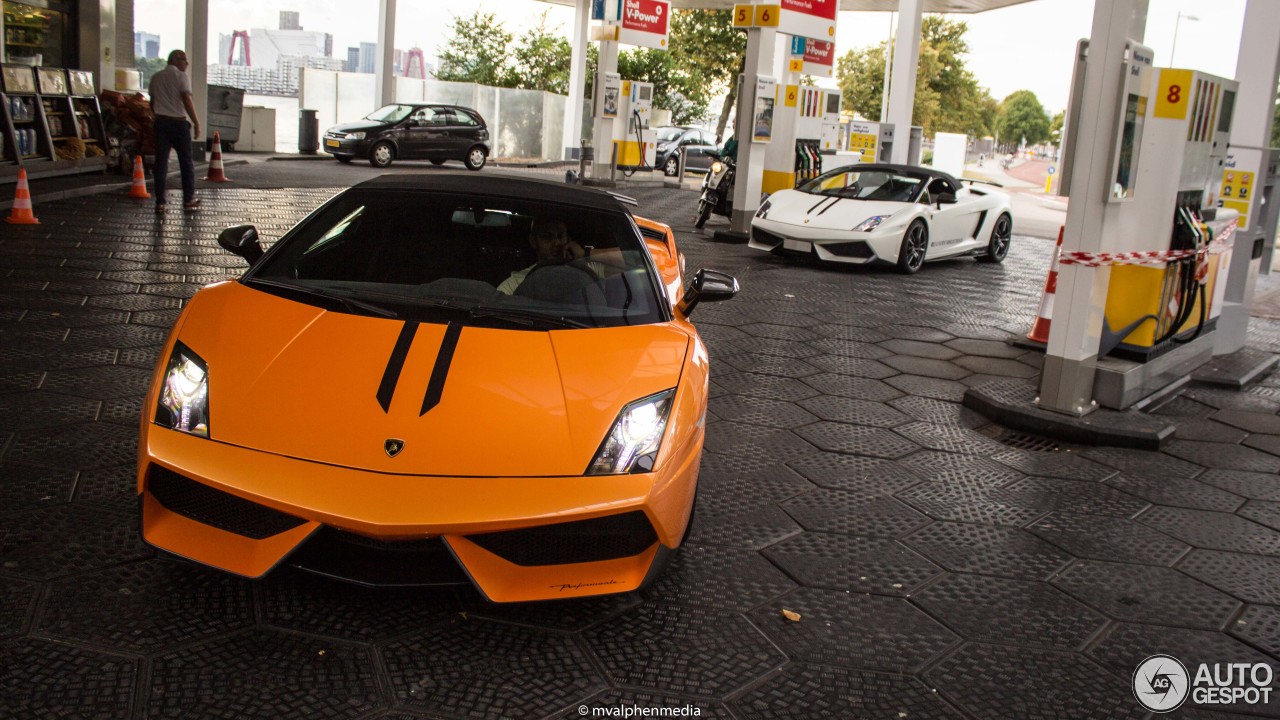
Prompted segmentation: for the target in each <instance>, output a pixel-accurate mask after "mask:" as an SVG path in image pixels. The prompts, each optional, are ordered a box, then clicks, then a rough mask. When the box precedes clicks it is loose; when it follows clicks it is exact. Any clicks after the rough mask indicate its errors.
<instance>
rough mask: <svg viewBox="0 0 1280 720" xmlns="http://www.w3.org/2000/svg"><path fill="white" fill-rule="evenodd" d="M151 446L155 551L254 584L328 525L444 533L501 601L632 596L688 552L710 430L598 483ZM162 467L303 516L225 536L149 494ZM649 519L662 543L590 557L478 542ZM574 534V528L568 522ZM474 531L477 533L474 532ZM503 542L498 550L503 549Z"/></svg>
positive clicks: (180, 441) (221, 447)
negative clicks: (533, 557)
mask: <svg viewBox="0 0 1280 720" xmlns="http://www.w3.org/2000/svg"><path fill="white" fill-rule="evenodd" d="M144 433H145V435H144V437H143V439H142V444H141V446H140V455H141V457H140V460H141V462H140V463H139V477H138V481H139V488H140V490H141V491H142V534H143V538H144V539H145V540H146V541H147V542H148V543H150V544H152V545H154V546H156V547H158V548H161V549H163V550H165V551H167V552H170V553H173V554H175V555H179V556H182V557H186V558H188V559H190V560H194V561H196V562H199V563H202V564H206V565H211V566H213V567H217V568H220V569H222V570H226V571H228V572H232V573H236V574H239V575H243V576H246V577H260V576H262V575H263V574H265V573H267V572H268V571H270V570H271V569H272V568H273V567H275V566H276V565H277V564H279V563H280V562H281V561H282V560H284V559H285V558H286V556H288V555H289V554H290V553H292V552H293V551H294V550H295V549H297V548H298V547H299V546H300V545H302V544H303V543H304V542H305V541H306V540H307V539H308V538H309V537H310V536H311V535H312V534H313V533H314V532H315V531H317V530H318V529H320V528H321V527H322V526H328V527H330V528H334V529H337V530H341V531H346V532H349V533H354V534H357V535H362V536H366V537H369V538H374V539H380V540H389V541H402V540H418V539H423V538H430V537H440V538H441V539H442V540H443V541H444V542H445V543H446V544H447V546H448V548H449V550H450V551H451V552H452V554H453V556H454V558H456V560H457V561H458V563H459V564H460V565H461V566H462V568H463V569H464V570H465V571H466V572H467V574H468V575H469V576H470V578H471V580H472V581H473V582H474V583H475V584H476V586H477V587H478V588H479V589H480V591H481V592H483V593H484V594H485V595H486V596H487V597H488V598H489V599H491V600H493V601H495V602H511V601H523V600H544V599H553V598H569V597H579V596H586V595H598V594H606V593H615V592H626V591H629V590H634V589H635V588H637V587H639V586H640V585H641V584H642V583H643V582H644V581H645V579H646V577H647V576H648V575H649V573H650V569H651V567H652V566H653V565H654V560H655V558H657V557H658V556H659V554H660V550H661V546H665V547H666V548H674V547H676V546H677V545H679V543H680V540H681V538H682V536H683V534H684V531H685V527H686V525H687V523H688V520H689V513H690V509H691V507H692V504H693V497H694V492H695V490H696V486H697V473H698V462H699V458H700V456H701V451H702V441H703V431H702V429H701V428H697V430H696V432H695V433H694V434H692V435H689V436H686V437H685V438H684V439H685V442H684V444H683V445H682V446H681V447H675V448H671V453H670V455H667V453H666V452H665V450H666V448H664V452H663V455H664V456H665V457H663V458H661V460H660V462H659V464H658V467H659V470H658V471H657V472H654V473H648V474H633V475H609V476H597V477H532V478H508V477H500V478H492V477H434V476H417V475H388V474H381V473H374V472H368V471H362V470H355V469H351V468H344V467H339V466H334V465H324V464H319V463H312V462H307V461H303V460H298V459H296V458H289V457H284V456H280V455H273V454H270V453H264V452H259V451H255V450H250V449H247V448H242V447H238V446H233V445H227V444H223V443H218V442H215V441H211V440H206V439H203V438H197V437H192V436H190V435H187V434H185V433H181V432H176V431H172V430H167V429H164V428H160V427H157V426H149V427H148V428H146V429H145V430H144ZM153 468H162V469H165V470H169V471H171V472H172V473H177V474H178V475H179V476H181V477H182V478H185V479H186V480H189V481H193V482H195V483H199V485H200V486H205V487H207V488H212V489H213V490H215V491H219V492H221V493H226V494H227V495H230V496H234V498H239V499H240V500H243V501H248V502H249V503H252V504H253V505H255V506H261V507H263V508H270V509H271V510H274V511H277V512H279V513H284V514H285V515H288V516H293V517H294V518H297V521H295V522H294V523H293V526H292V527H289V528H288V529H285V530H283V531H281V532H275V533H274V534H271V535H269V536H266V537H261V536H259V537H249V536H246V535H245V534H239V533H237V532H233V531H230V530H227V529H219V528H218V527H214V526H213V525H210V524H208V523H207V522H203V521H201V520H197V519H193V517H192V515H193V514H192V513H190V512H185V513H180V512H175V511H174V510H173V509H171V508H168V507H166V506H165V505H164V504H162V503H161V501H160V500H159V499H158V498H157V497H156V494H154V493H153V492H152V491H151V488H150V487H148V478H149V476H150V475H151V473H152V469H153ZM635 512H639V513H643V516H644V518H645V519H646V520H647V524H648V525H650V526H651V527H652V532H653V536H654V537H656V542H652V543H651V544H649V545H648V546H647V547H645V548H643V549H642V550H640V551H639V552H638V553H636V554H631V555H627V556H625V557H611V558H607V559H595V560H592V561H589V562H568V563H563V564H559V563H557V564H548V563H547V562H545V561H540V562H538V564H529V563H525V564H517V563H516V562H512V561H511V560H510V559H508V558H504V557H502V556H500V555H499V554H497V553H495V552H491V551H490V550H488V549H486V548H485V547H482V545H481V544H478V543H477V542H476V541H475V536H481V538H480V540H481V541H482V542H483V541H484V538H483V535H484V534H487V533H500V532H503V531H513V530H520V529H526V528H539V527H546V526H555V525H560V524H563V523H572V522H576V521H585V520H592V519H597V518H609V517H615V516H624V515H627V514H628V513H635ZM566 527H567V526H566ZM468 536H471V537H468ZM491 546H492V544H491Z"/></svg>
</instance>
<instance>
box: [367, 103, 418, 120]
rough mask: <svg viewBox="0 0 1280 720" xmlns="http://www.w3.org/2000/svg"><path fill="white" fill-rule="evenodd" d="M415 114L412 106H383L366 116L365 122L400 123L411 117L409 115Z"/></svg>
mask: <svg viewBox="0 0 1280 720" xmlns="http://www.w3.org/2000/svg"><path fill="white" fill-rule="evenodd" d="M411 112H413V106H412V105H383V106H382V107H380V108H378V109H377V110H374V111H373V112H371V113H369V114H368V115H365V116H364V119H365V120H372V121H374V122H385V123H398V122H400V121H401V120H403V119H405V118H407V117H409V113H411Z"/></svg>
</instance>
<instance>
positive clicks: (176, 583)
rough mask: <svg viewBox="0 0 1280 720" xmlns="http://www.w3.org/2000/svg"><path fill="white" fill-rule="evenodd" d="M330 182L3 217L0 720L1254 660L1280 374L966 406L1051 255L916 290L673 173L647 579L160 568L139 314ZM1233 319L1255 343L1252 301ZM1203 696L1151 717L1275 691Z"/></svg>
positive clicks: (899, 712)
mask: <svg viewBox="0 0 1280 720" xmlns="http://www.w3.org/2000/svg"><path fill="white" fill-rule="evenodd" d="M333 192H335V190H325V189H305V190H245V189H235V188H217V189H213V190H209V191H204V192H203V194H204V198H205V200H204V208H203V210H202V211H201V212H199V213H196V214H191V215H184V214H182V213H180V212H170V213H169V214H168V215H166V216H163V217H162V218H156V217H155V216H153V215H152V214H151V213H150V209H151V206H150V205H147V204H131V203H130V202H129V201H127V200H125V199H123V198H120V197H118V196H117V195H115V194H110V195H97V196H93V197H87V198H80V199H75V200H66V201H60V202H52V203H46V204H43V205H42V206H40V207H39V208H38V213H39V215H40V218H41V220H42V221H43V224H42V225H40V226H37V227H12V226H0V717H3V718H23V719H25V718H45V717H48V718H53V717H57V718H110V719H115V718H168V717H192V718H228V719H231V718H235V719H237V720H239V719H242V718H271V719H276V718H397V719H401V718H481V717H484V718H488V717H509V718H541V717H549V718H559V717H565V718H570V717H580V716H582V713H583V712H584V711H583V710H582V709H580V708H585V713H586V714H587V715H588V716H590V713H591V712H592V709H593V708H621V707H623V706H640V707H647V708H657V707H673V708H684V707H692V708H696V709H697V710H698V711H699V712H700V716H701V717H715V718H782V717H790V718H892V719H894V720H900V719H902V718H911V719H914V718H970V719H971V720H997V719H1003V718H1009V719H1020V718H1139V717H1144V716H1145V713H1144V712H1143V711H1142V710H1141V709H1140V707H1139V705H1138V704H1137V703H1136V701H1135V700H1134V698H1133V695H1132V693H1131V690H1130V682H1131V676H1132V674H1133V671H1134V668H1135V667H1136V665H1137V663H1138V662H1139V661H1140V660H1142V659H1143V658H1145V657H1147V656H1149V655H1152V654H1156V653H1168V654H1171V655H1174V656H1175V657H1178V658H1180V659H1181V660H1183V661H1184V662H1185V663H1187V664H1191V663H1193V662H1195V663H1198V662H1202V661H1204V662H1253V661H1265V662H1270V663H1272V664H1276V662H1277V659H1278V658H1280V655H1278V653H1280V477H1278V476H1277V472H1278V471H1280V415H1278V414H1277V411H1278V410H1280V377H1275V376H1273V377H1271V378H1265V379H1263V380H1262V381H1261V382H1259V383H1257V384H1256V385H1254V386H1252V387H1249V388H1248V389H1246V390H1245V391H1243V392H1230V391H1222V390H1215V389H1210V388H1205V387H1194V388H1191V389H1189V390H1187V391H1186V392H1184V393H1183V395H1182V396H1181V397H1179V398H1178V399H1177V400H1176V401H1174V402H1172V403H1170V404H1168V405H1166V406H1165V407H1164V408H1162V409H1161V410H1160V411H1159V412H1161V413H1162V414H1165V415H1167V416H1168V417H1169V418H1170V419H1172V420H1174V421H1175V422H1176V423H1177V425H1178V428H1179V432H1178V439H1177V440H1176V441H1175V442H1172V443H1171V444H1170V445H1169V446H1168V448H1167V449H1166V450H1165V451H1162V452H1159V453H1156V452H1146V451H1138V450H1122V449H1115V448H1076V447H1066V446H1062V445H1060V444H1055V443H1051V442H1042V441H1040V440H1039V439H1037V438H1034V437H1029V436H1026V435H1023V434H1019V433H1013V432H1010V431H1007V430H1005V429H1003V428H1000V427H997V426H994V425H991V424H989V423H988V422H987V421H985V420H984V419H983V418H982V417H980V416H978V415H976V414H974V413H972V412H971V411H969V410H965V409H962V408H961V406H960V405H959V401H960V399H961V396H962V395H963V393H964V390H965V388H966V387H967V386H969V385H972V384H975V383H981V382H985V381H987V380H990V379H992V378H1008V377H1025V376H1033V375H1035V374H1036V373H1037V368H1038V366H1039V362H1040V359H1039V357H1038V356H1036V355H1035V354H1033V353H1027V352H1024V351H1021V350H1018V349H1016V348H1012V347H1010V346H1009V345H1007V344H1005V343H1004V342H1003V341H1004V340H1005V339H1006V337H1007V336H1009V335H1010V334H1011V333H1022V332H1025V331H1026V329H1027V328H1028V327H1029V325H1030V322H1031V319H1032V316H1033V314H1034V311H1035V307H1036V304H1037V302H1038V300H1039V293H1040V287H1041V284H1042V282H1043V278H1044V273H1045V269H1046V267H1047V262H1048V254H1049V250H1050V246H1049V244H1048V243H1047V242H1045V241H1038V240H1030V239H1026V238H1015V242H1014V245H1013V250H1012V253H1011V255H1010V257H1009V259H1008V261H1007V262H1006V263H1005V264H1004V265H1001V266H991V265H984V264H980V263H975V262H973V261H970V260H960V261H951V262H944V263H936V264H932V265H929V266H926V268H925V269H924V270H923V271H922V272H921V273H920V274H918V275H916V276H914V277H909V278H908V277H902V276H899V275H896V274H893V273H889V272H884V271H880V270H866V269H855V270H844V269H838V268H837V269H832V268H825V267H813V266H807V265H796V264H793V263H789V262H785V261H783V260H780V259H777V258H773V257H771V256H766V255H764V254H761V253H756V252H755V251H752V250H750V249H748V248H746V247H745V246H743V245H735V244H724V243H717V242H713V241H711V240H710V236H709V233H708V234H703V233H699V232H695V231H693V230H692V228H691V226H690V219H691V218H692V215H693V207H694V203H695V201H696V196H695V195H694V193H691V192H682V191H670V190H662V189H639V190H636V191H635V192H634V194H635V195H636V196H637V197H638V199H639V200H640V208H639V212H640V213H641V214H645V215H648V216H649V217H653V218H655V219H658V220H662V221H665V222H669V223H671V224H672V225H673V226H674V227H675V228H676V230H677V231H678V236H679V240H680V241H681V243H682V247H683V249H684V250H685V252H686V253H687V256H688V260H689V267H690V268H691V269H692V268H696V267H703V266H706V267H714V268H717V269H721V270H726V271H729V272H731V273H734V274H735V275H737V277H738V278H739V280H740V282H741V285H742V292H741V294H740V295H739V297H738V298H736V299H735V300H734V301H732V302H727V303H720V304H714V305H713V304H708V305H704V306H702V307H701V308H699V309H698V311H697V313H696V314H695V320H696V321H697V323H698V325H699V327H700V328H701V331H702V333H703V336H704V337H705V339H706V341H707V344H708V346H709V348H710V351H711V355H712V363H713V375H712V390H713V399H712V402H711V411H710V418H709V419H710V423H709V425H708V438H707V446H706V453H705V455H704V459H703V466H702V467H703V469H702V477H701V483H700V489H699V509H698V517H697V523H696V527H695V528H694V531H693V535H692V538H691V541H690V544H689V545H688V546H686V548H685V549H684V551H683V552H682V553H681V554H680V555H679V556H678V558H677V560H676V561H675V563H674V565H673V566H672V567H671V568H670V569H669V571H668V572H667V573H666V574H665V575H664V576H663V577H662V578H660V579H659V580H658V582H657V583H656V584H655V585H653V586H652V587H650V588H649V589H647V590H645V591H643V592H641V593H638V594H632V595H626V596H618V597H609V598H603V599H595V600H588V601H582V602H572V603H543V604H527V605H514V606H492V605H487V604H486V603H485V602H483V601H482V600H481V599H480V598H479V597H478V596H477V594H476V593H475V592H474V591H471V590H469V589H467V590H456V591H455V590H450V591H439V590H369V589H364V588H359V587H355V586H350V585H345V584H340V583H334V582H329V581H324V580H321V579H318V578H314V577H311V576H308V575H305V574H301V573H297V572H290V571H281V572H279V573H277V574H275V575H272V576H270V577H268V578H267V579H265V580H262V581H259V582H248V581H244V580H240V579H236V578H232V577H229V576H226V575H223V574H220V573H216V572H212V571H209V570H205V569H202V568H198V567H194V566H190V565H186V564H182V563H179V562H176V561H172V560H168V559H161V558H156V557H154V555H153V553H152V552H151V551H150V550H149V549H148V548H147V547H146V546H145V545H143V544H142V543H141V542H140V541H139V539H138V536H137V532H136V497H135V495H134V476H133V471H134V454H135V445H136V442H137V426H138V422H139V420H138V418H139V415H140V412H141V407H140V405H141V397H142V394H143V393H144V389H145V385H146V383H147V379H148V374H149V372H150V369H151V367H152V364H153V363H154V361H155V357H156V354H157V353H158V351H159V348H160V346H161V343H162V342H163V340H164V337H165V334H166V332H167V330H168V328H169V326H170V324H171V323H172V322H173V320H174V318H175V317H176V316H177V314H178V312H179V309H180V308H181V306H182V303H183V302H184V300H185V299H186V298H188V297H190V295H191V294H192V293H193V292H195V290H196V289H197V288H199V287H200V286H201V285H203V284H205V283H208V282H210V281H212V280H217V279H221V278H226V277H230V276H234V275H236V274H238V272H239V269H240V267H241V261H240V260H239V259H238V258H234V257H231V256H229V255H227V254H226V253H224V252H222V251H221V250H219V249H218V248H217V246H216V243H215V242H214V238H215V237H216V234H217V231H218V230H220V229H221V228H222V227H224V226H228V225H232V224H237V223H239V222H243V221H253V222H255V223H256V224H257V225H258V227H259V230H260V231H261V233H262V234H263V235H264V236H266V237H267V238H269V239H274V238H276V237H278V236H279V235H280V234H281V233H282V232H283V231H284V230H285V229H287V228H288V227H289V226H290V225H291V224H292V223H294V222H295V221H296V220H297V219H299V218H300V217H302V216H303V215H304V214H305V213H306V212H307V210H308V209H310V208H312V207H314V206H315V205H317V204H318V203H320V202H321V201H322V200H324V199H325V198H327V197H329V196H330V195H331V194H332V193H333ZM719 222H721V221H720V220H719V219H717V220H713V224H712V225H711V226H709V228H708V229H714V228H715V227H716V223H719ZM1251 337H1252V343H1253V345H1254V346H1255V347H1257V348H1259V349H1262V350H1267V351H1271V352H1276V351H1280V322H1276V321H1268V320H1256V321H1255V325H1254V328H1253V332H1252V336H1251ZM783 609H787V610H791V611H794V612H797V613H799V614H800V615H801V620H800V621H799V622H791V621H789V620H787V619H784V618H783V616H782V615H781V611H782V610H783ZM1221 710H1223V708H1214V712H1209V711H1208V710H1201V709H1190V708H1188V709H1184V710H1182V711H1180V714H1175V715H1174V716H1175V717H1184V718H1230V717H1244V715H1238V714H1232V713H1245V714H1247V715H1257V714H1261V715H1267V716H1280V702H1273V703H1272V704H1271V705H1270V706H1265V707H1257V706H1254V707H1249V706H1242V705H1241V706H1236V707H1229V708H1226V710H1228V711H1229V712H1220V711H1221ZM596 716H601V715H596Z"/></svg>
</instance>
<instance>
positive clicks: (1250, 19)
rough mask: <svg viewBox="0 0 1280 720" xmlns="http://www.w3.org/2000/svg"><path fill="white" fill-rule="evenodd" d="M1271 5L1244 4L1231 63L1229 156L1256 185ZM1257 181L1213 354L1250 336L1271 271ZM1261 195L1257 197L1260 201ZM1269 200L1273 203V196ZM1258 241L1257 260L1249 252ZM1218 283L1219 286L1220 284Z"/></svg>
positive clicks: (1275, 63)
mask: <svg viewBox="0 0 1280 720" xmlns="http://www.w3.org/2000/svg"><path fill="white" fill-rule="evenodd" d="M1275 10H1276V7H1275V3H1274V2H1259V0H1249V2H1248V3H1247V4H1246V5H1245V11H1244V26H1243V28H1242V29H1241V33H1240V54H1239V56H1238V59H1237V60H1236V80H1237V81H1238V82H1239V83H1240V91H1239V92H1238V93H1236V106H1235V115H1234V117H1233V119H1232V121H1231V156H1232V159H1233V161H1234V162H1235V168H1236V169H1237V170H1240V171H1243V172H1252V173H1255V176H1254V177H1256V178H1258V179H1259V181H1261V180H1262V178H1263V177H1265V173H1266V170H1267V168H1266V167H1264V166H1263V163H1264V156H1265V155H1268V154H1269V153H1268V152H1267V150H1266V148H1269V147H1270V146H1271V122H1272V117H1273V114H1272V113H1273V112H1274V111H1273V108H1274V107H1275V101H1276V82H1277V78H1278V77H1280V15H1278V14H1276V12H1275ZM1261 187H1262V183H1261V182H1259V183H1258V185H1257V186H1255V188H1254V196H1253V198H1251V199H1250V201H1249V202H1250V211H1249V214H1248V228H1247V229H1243V228H1242V230H1241V232H1238V233H1237V234H1236V238H1235V246H1234V249H1233V251H1232V255H1231V274H1230V275H1229V276H1228V279H1227V289H1226V292H1225V293H1224V295H1223V304H1222V314H1221V315H1219V316H1218V327H1217V328H1216V332H1215V339H1214V348H1213V352H1214V354H1215V355H1223V354H1227V353H1232V352H1235V351H1237V350H1239V349H1240V348H1242V347H1244V345H1245V342H1246V339H1247V335H1248V332H1249V311H1250V309H1251V308H1252V307H1253V294H1254V289H1255V286H1256V284H1257V279H1258V271H1259V267H1258V266H1261V269H1262V272H1264V273H1266V272H1268V271H1269V269H1270V265H1271V258H1272V254H1273V253H1274V249H1273V248H1274V243H1275V238H1274V237H1266V230H1267V228H1266V227H1265V224H1266V223H1265V220H1266V216H1267V211H1266V209H1265V208H1264V207H1262V204H1261V201H1262V197H1265V196H1262V190H1261ZM1260 196H1261V197H1260ZM1271 202H1275V199H1274V198H1273V199H1272V200H1271ZM1259 239H1261V240H1262V243H1263V249H1262V257H1261V258H1260V260H1254V259H1253V258H1252V253H1251V252H1250V251H1251V250H1252V249H1253V247H1254V244H1255V243H1256V242H1257V241H1258V240H1259ZM1218 282H1222V281H1221V280H1219V281H1218Z"/></svg>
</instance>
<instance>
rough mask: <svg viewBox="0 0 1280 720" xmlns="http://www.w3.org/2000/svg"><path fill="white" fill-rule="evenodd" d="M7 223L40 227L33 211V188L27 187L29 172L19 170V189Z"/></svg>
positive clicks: (6, 219) (22, 169) (6, 220)
mask: <svg viewBox="0 0 1280 720" xmlns="http://www.w3.org/2000/svg"><path fill="white" fill-rule="evenodd" d="M4 221H5V222H8V223H13V224H14V225H39V224H40V221H39V220H37V219H36V214H35V213H34V212H32V211H31V188H30V187H29V186H28V185H27V170H26V168H21V169H19V170H18V189H17V191H15V192H14V194H13V210H12V211H11V212H10V213H9V217H7V218H5V219H4Z"/></svg>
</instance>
